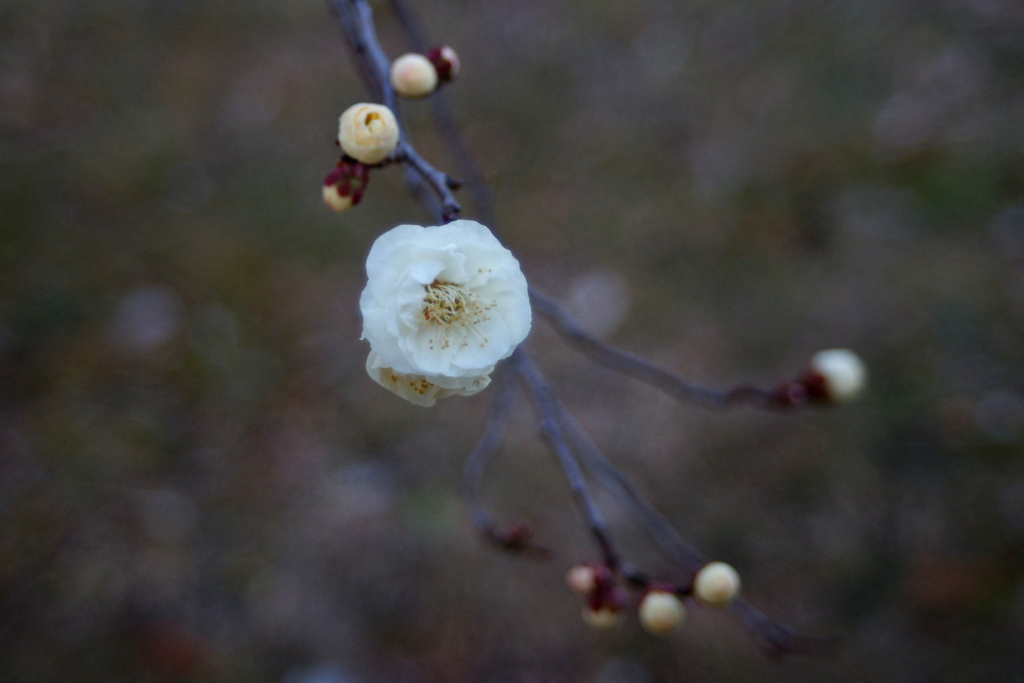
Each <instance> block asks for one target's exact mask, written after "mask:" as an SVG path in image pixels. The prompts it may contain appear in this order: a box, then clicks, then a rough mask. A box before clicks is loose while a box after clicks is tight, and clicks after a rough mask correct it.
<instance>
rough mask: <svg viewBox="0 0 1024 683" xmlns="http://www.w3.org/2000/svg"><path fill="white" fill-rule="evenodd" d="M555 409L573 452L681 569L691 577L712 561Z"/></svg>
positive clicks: (572, 421) (557, 406)
mask: <svg viewBox="0 0 1024 683" xmlns="http://www.w3.org/2000/svg"><path fill="white" fill-rule="evenodd" d="M554 406H555V411H556V414H557V417H558V421H559V423H560V424H561V425H562V428H563V429H564V430H565V433H566V435H567V437H568V439H569V442H570V443H571V444H572V447H573V450H575V451H576V452H577V453H578V454H579V455H580V457H581V458H582V460H583V462H584V464H585V466H586V467H587V469H588V470H589V471H590V472H591V474H593V475H594V476H595V477H597V479H598V481H600V482H601V485H602V486H603V487H604V488H605V489H607V490H608V492H609V493H611V494H612V495H613V496H615V498H616V499H617V500H618V501H619V503H621V504H622V506H623V507H624V508H625V509H626V511H627V512H629V514H630V515H631V516H632V517H633V518H634V519H636V520H637V522H639V523H640V524H641V525H642V526H643V527H644V528H645V529H646V530H647V531H648V532H649V533H650V534H651V536H652V537H653V538H654V540H655V541H656V542H657V543H658V545H659V546H661V548H662V550H664V551H665V554H666V555H667V556H668V557H669V558H671V559H672V561H673V562H675V563H676V564H677V565H679V568H680V569H682V570H683V571H684V572H686V573H687V575H690V576H692V575H693V574H696V573H697V570H698V569H700V568H701V567H702V566H703V565H704V564H706V563H707V562H708V558H707V557H705V556H704V555H702V554H701V553H700V552H698V551H697V550H696V549H695V548H693V547H692V546H690V545H689V544H688V543H686V541H684V540H683V539H681V538H680V537H679V534H678V533H676V530H675V529H673V528H672V525H671V524H669V523H668V520H666V519H665V518H664V517H663V516H662V515H661V513H659V512H658V511H657V510H655V509H654V508H653V507H651V506H650V504H648V503H647V501H645V500H644V499H643V498H642V497H641V496H640V494H639V493H637V491H636V488H635V487H634V486H633V482H631V481H630V480H629V477H627V476H626V475H625V474H623V473H622V472H621V471H620V470H619V469H618V468H617V467H615V465H613V464H612V463H611V461H609V460H608V458H606V457H605V455H604V453H602V452H601V451H600V449H599V448H598V447H597V446H596V445H594V442H593V441H591V440H590V437H589V436H587V434H586V433H585V432H584V431H583V430H582V429H580V426H579V424H577V423H576V420H575V419H573V417H572V416H571V415H570V414H569V413H568V412H567V411H566V410H565V408H564V407H563V406H562V405H561V403H559V402H558V401H557V400H555V401H554ZM690 588H691V586H689V585H688V586H686V587H684V591H683V592H684V593H689V592H690Z"/></svg>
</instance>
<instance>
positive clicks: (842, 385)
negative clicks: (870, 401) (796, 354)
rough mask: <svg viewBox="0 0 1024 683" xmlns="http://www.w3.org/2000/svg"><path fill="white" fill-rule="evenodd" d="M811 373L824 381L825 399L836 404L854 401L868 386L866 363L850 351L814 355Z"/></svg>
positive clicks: (831, 351) (822, 352)
mask: <svg viewBox="0 0 1024 683" xmlns="http://www.w3.org/2000/svg"><path fill="white" fill-rule="evenodd" d="M811 372H813V373H815V374H817V375H819V376H820V377H821V379H822V380H823V387H822V393H823V394H824V396H823V398H826V399H828V400H830V401H833V402H835V403H846V402H847V401H852V400H853V399H855V398H857V396H859V395H860V394H861V392H862V391H864V387H865V385H866V384H867V374H868V373H867V369H866V368H865V367H864V362H863V361H862V360H861V359H860V357H859V356H858V355H857V354H855V353H854V352H853V351H850V350H849V349H831V350H829V351H819V352H818V353H816V354H814V358H812V359H811Z"/></svg>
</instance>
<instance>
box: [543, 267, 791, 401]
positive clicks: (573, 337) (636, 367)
mask: <svg viewBox="0 0 1024 683" xmlns="http://www.w3.org/2000/svg"><path fill="white" fill-rule="evenodd" d="M530 301H531V302H532V303H533V306H534V309H535V310H537V311H538V312H540V314H541V315H543V316H544V317H545V318H546V319H547V320H548V322H550V323H551V325H552V327H554V329H555V331H556V332H558V333H559V334H561V335H562V336H563V337H565V338H566V339H567V340H568V341H569V342H570V343H572V344H573V345H575V346H576V348H578V349H579V350H580V351H582V352H583V353H585V354H586V355H588V356H590V358H591V360H593V361H594V362H595V363H597V364H599V365H603V366H605V367H607V368H610V369H612V370H615V371H617V372H621V373H622V374H624V375H629V376H630V377H633V378H635V379H638V380H640V381H641V382H645V383H647V384H650V385H651V386H653V387H654V388H656V389H659V390H660V391H662V392H664V393H666V394H668V395H669V396H671V397H673V398H674V399H676V400H677V401H680V402H682V403H695V404H697V405H701V406H704V407H707V408H730V407H734V406H739V405H753V406H759V407H762V408H792V407H794V406H795V405H798V404H800V403H802V402H803V401H804V400H805V399H806V393H803V394H801V393H800V392H799V390H796V391H794V390H793V389H792V387H793V386H797V387H798V386H800V385H789V384H787V385H783V388H782V389H781V390H775V391H766V390H764V389H758V388H757V387H753V386H740V387H736V388H734V389H730V390H728V391H718V390H716V389H709V388H707V387H702V386H700V385H698V384H694V383H692V382H688V381H687V380H685V379H683V378H682V377H680V376H679V375H676V374H674V373H672V372H669V371H668V370H665V369H664V368H661V367H658V366H657V365H655V364H654V363H651V362H650V361H648V360H645V359H643V358H641V357H640V356H637V355H635V354H632V353H630V352H628V351H623V350H621V349H617V348H615V347H614V346H609V345H608V344H605V343H604V342H602V341H601V340H599V339H597V338H596V337H594V336H593V335H591V334H590V333H588V332H587V331H586V330H584V329H583V328H582V327H581V326H580V324H579V323H577V322H576V321H575V320H573V319H572V317H571V316H570V315H569V314H568V313H566V312H565V310H564V309H563V308H562V307H561V306H560V305H559V304H558V302H556V301H555V300H554V299H552V298H550V297H548V296H546V295H544V294H541V293H540V292H538V291H537V290H536V289H534V288H533V287H531V288H530Z"/></svg>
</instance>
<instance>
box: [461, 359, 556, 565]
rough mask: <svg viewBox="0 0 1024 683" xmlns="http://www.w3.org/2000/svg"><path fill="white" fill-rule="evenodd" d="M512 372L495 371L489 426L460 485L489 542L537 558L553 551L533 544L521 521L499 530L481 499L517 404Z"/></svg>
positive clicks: (472, 515)
mask: <svg viewBox="0 0 1024 683" xmlns="http://www.w3.org/2000/svg"><path fill="white" fill-rule="evenodd" d="M513 372H514V370H512V369H509V368H506V367H505V366H502V367H501V368H499V369H498V370H497V372H496V376H495V378H494V384H495V385H497V386H495V387H493V388H492V391H494V401H493V403H492V404H491V414H490V416H489V417H488V418H487V427H486V429H485V430H484V434H483V436H482V437H481V438H480V441H479V442H478V443H477V445H476V448H474V449H473V452H472V453H470V455H469V458H468V459H467V460H466V465H465V467H464V468H463V470H462V485H461V486H460V487H459V493H461V494H462V497H463V499H464V500H465V501H466V507H467V508H468V509H469V515H470V518H471V519H472V520H473V524H475V525H476V527H477V528H478V529H479V530H480V532H481V533H482V534H483V535H484V537H485V538H487V539H488V540H489V541H491V542H492V543H494V544H495V545H497V546H498V547H500V548H502V549H504V550H512V551H517V552H527V553H530V554H533V555H534V556H536V557H541V558H547V557H549V556H550V554H551V553H550V551H549V550H547V549H545V548H541V547H538V546H535V545H533V544H531V543H530V532H529V528H528V527H527V526H526V525H525V524H522V523H520V524H516V525H513V526H512V527H510V528H508V529H505V530H499V529H498V526H497V525H496V524H495V523H494V520H493V519H492V518H491V515H490V514H489V513H488V512H487V510H486V508H484V506H483V503H482V502H481V501H480V484H481V482H482V481H483V476H484V470H485V469H486V467H487V464H488V463H489V462H490V460H491V458H493V457H494V455H495V454H496V453H497V452H498V449H499V448H500V447H501V441H502V439H503V438H504V436H505V427H506V426H507V425H508V419H509V416H510V415H511V413H512V407H513V406H514V405H515V388H516V385H515V382H514V381H513V377H512V376H511V375H512V373H513Z"/></svg>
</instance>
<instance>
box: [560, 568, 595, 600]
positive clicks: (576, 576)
mask: <svg viewBox="0 0 1024 683" xmlns="http://www.w3.org/2000/svg"><path fill="white" fill-rule="evenodd" d="M565 583H566V585H568V586H569V589H570V590H571V591H572V592H573V593H578V594H579V595H589V594H590V593H591V592H593V590H594V588H596V587H597V575H596V573H595V571H594V568H593V567H592V566H591V565H589V564H578V565H576V566H575V567H573V568H571V569H570V570H569V571H568V572H566V573H565Z"/></svg>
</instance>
